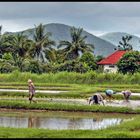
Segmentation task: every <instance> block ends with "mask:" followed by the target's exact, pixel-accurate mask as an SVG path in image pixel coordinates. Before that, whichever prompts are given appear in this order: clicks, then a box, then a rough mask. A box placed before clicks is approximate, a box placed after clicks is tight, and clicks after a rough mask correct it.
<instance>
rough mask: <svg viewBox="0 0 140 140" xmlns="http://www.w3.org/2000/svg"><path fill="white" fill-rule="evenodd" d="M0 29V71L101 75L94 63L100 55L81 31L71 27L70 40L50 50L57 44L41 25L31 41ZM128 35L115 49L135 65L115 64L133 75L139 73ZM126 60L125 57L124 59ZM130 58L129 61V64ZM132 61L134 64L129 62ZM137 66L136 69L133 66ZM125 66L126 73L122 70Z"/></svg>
mask: <svg viewBox="0 0 140 140" xmlns="http://www.w3.org/2000/svg"><path fill="white" fill-rule="evenodd" d="M1 30H2V26H1V27H0V72H1V73H9V72H12V71H14V70H19V71H21V72H31V73H48V72H60V71H68V72H71V71H74V72H81V73H84V72H87V71H90V70H96V71H98V72H102V71H103V69H102V68H101V67H99V66H98V65H97V62H99V61H100V60H102V59H103V56H95V55H94V48H95V46H94V45H93V44H88V43H86V41H85V39H86V38H87V36H82V32H83V29H82V28H75V27H72V28H71V29H70V35H71V41H66V40H61V41H60V42H59V45H58V46H57V48H55V47H53V46H55V45H56V42H55V41H54V40H52V39H51V38H50V37H51V35H52V34H51V33H50V32H45V30H44V26H43V25H42V24H39V25H38V26H35V31H34V33H33V39H29V38H28V37H27V36H26V35H25V34H24V32H21V33H18V34H9V33H4V34H2V33H1ZM131 39H132V37H131V36H126V37H122V41H120V42H119V45H118V48H115V49H124V50H127V51H128V52H129V53H130V52H133V53H134V55H132V54H131V57H133V58H136V56H137V58H138V59H137V58H136V59H137V60H136V63H135V64H134V63H133V64H129V67H127V66H124V63H125V64H126V63H127V61H122V60H121V61H120V62H119V63H118V67H119V72H122V73H124V74H125V73H126V69H128V70H130V69H131V66H132V65H135V70H131V71H128V70H127V71H128V72H131V73H134V72H137V71H138V70H139V65H138V64H139V63H138V61H140V60H139V58H140V57H139V52H136V53H137V54H135V52H134V51H132V50H133V47H132V45H130V44H129V41H130V40H131ZM125 59H126V58H125ZM130 59H132V58H129V62H130ZM131 62H134V60H132V61H131ZM136 65H137V66H136ZM124 67H125V70H124Z"/></svg>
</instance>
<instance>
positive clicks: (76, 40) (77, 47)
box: [58, 27, 94, 60]
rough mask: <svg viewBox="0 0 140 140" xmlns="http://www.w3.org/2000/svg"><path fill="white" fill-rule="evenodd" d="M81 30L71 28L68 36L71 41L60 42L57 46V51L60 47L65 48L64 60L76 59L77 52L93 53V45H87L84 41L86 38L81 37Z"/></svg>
mask: <svg viewBox="0 0 140 140" xmlns="http://www.w3.org/2000/svg"><path fill="white" fill-rule="evenodd" d="M82 32H83V29H82V28H78V29H77V28H75V27H72V28H71V29H70V34H71V38H72V41H71V42H69V41H60V44H59V45H58V49H59V48H61V47H65V48H64V49H62V50H63V53H64V55H65V59H68V60H69V59H76V58H78V57H79V55H80V54H79V52H82V53H84V52H93V49H94V45H92V44H87V43H86V42H85V39H86V38H87V36H82Z"/></svg>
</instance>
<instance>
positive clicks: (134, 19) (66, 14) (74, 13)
mask: <svg viewBox="0 0 140 140" xmlns="http://www.w3.org/2000/svg"><path fill="white" fill-rule="evenodd" d="M40 23H42V24H49V23H62V24H66V25H70V26H75V27H81V28H83V29H84V30H86V31H88V32H90V33H92V34H94V35H96V36H99V35H102V34H105V33H108V32H126V33H130V34H133V35H137V36H140V2H0V25H2V32H3V33H4V32H6V31H9V32H16V31H23V30H26V29H29V28H34V27H35V25H38V24H40Z"/></svg>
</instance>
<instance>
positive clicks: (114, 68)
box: [104, 65, 118, 73]
mask: <svg viewBox="0 0 140 140" xmlns="http://www.w3.org/2000/svg"><path fill="white" fill-rule="evenodd" d="M117 71H118V68H117V66H116V65H104V72H106V73H109V72H113V73H116V72H117Z"/></svg>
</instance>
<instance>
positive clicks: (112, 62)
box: [97, 50, 127, 73]
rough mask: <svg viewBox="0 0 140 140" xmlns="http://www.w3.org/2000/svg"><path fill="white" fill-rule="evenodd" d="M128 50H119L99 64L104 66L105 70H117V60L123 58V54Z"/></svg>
mask: <svg viewBox="0 0 140 140" xmlns="http://www.w3.org/2000/svg"><path fill="white" fill-rule="evenodd" d="M126 52H127V51H124V50H117V51H115V52H114V53H113V54H111V55H109V56H108V57H106V58H105V59H103V60H101V61H100V62H98V63H97V64H98V65H101V66H103V69H104V72H114V73H115V72H117V71H118V68H117V65H116V64H117V62H119V60H120V59H121V58H122V56H123V55H124V54H125V53H126Z"/></svg>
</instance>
